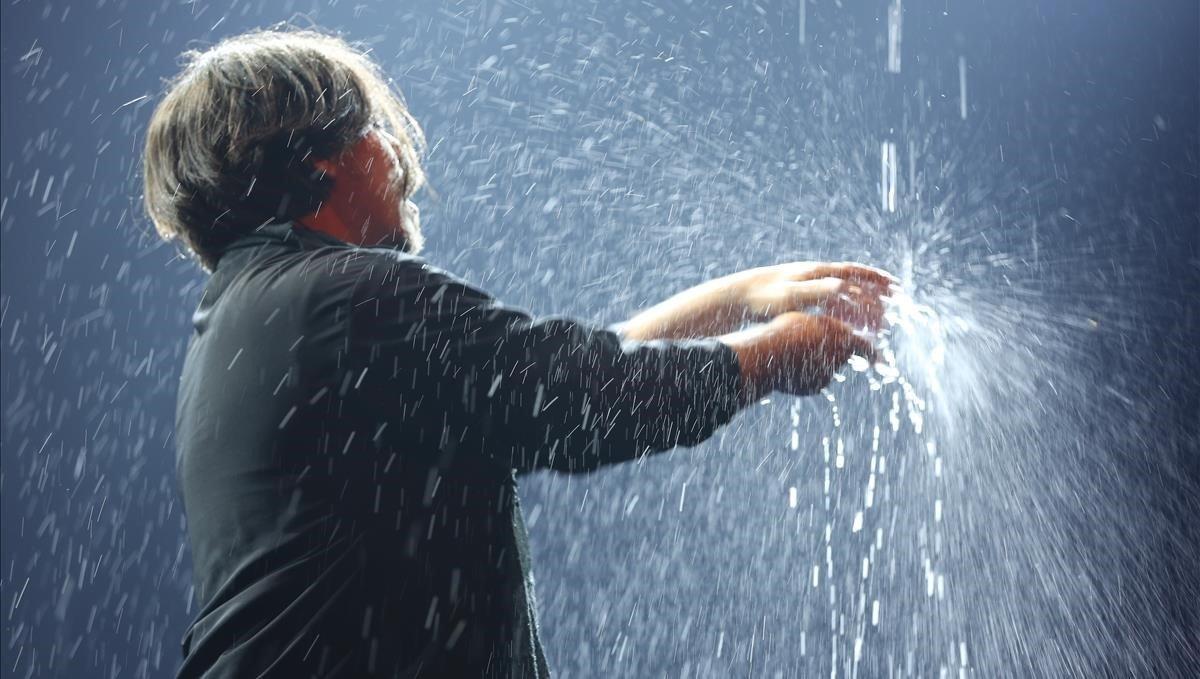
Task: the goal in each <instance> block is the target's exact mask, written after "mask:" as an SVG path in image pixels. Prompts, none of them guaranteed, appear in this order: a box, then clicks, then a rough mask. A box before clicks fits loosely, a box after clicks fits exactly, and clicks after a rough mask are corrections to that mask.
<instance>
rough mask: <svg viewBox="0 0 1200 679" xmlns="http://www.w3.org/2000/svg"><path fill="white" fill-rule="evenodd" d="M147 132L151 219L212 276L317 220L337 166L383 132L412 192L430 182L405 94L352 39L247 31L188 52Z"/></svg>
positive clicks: (147, 199) (147, 198) (308, 32)
mask: <svg viewBox="0 0 1200 679" xmlns="http://www.w3.org/2000/svg"><path fill="white" fill-rule="evenodd" d="M183 59H184V67H183V70H182V72H181V73H179V75H178V76H176V77H175V78H174V79H173V80H171V81H170V82H169V83H168V85H167V89H166V94H165V95H164V96H163V98H162V101H160V102H159V104H158V106H157V108H155V110H154V114H153V115H152V116H151V118H150V124H149V127H148V129H147V132H146V147H145V150H144V154H143V168H144V181H145V184H144V190H145V194H144V201H145V207H146V212H147V213H148V214H149V216H150V219H151V221H153V222H154V226H155V228H156V229H157V230H158V233H159V235H161V236H162V237H163V238H164V239H166V240H168V241H171V240H180V241H182V242H183V244H184V245H185V246H186V248H187V249H188V250H190V251H191V253H192V254H193V255H194V256H195V257H196V259H197V260H199V262H200V265H201V266H202V267H204V268H205V269H206V270H209V271H211V270H212V269H213V268H215V266H216V262H217V259H218V258H219V257H220V254H221V252H222V251H223V249H224V248H225V247H226V246H228V245H229V244H230V243H232V242H233V241H235V240H237V239H238V238H240V237H242V236H244V235H246V234H248V233H250V232H252V231H254V229H256V228H258V227H260V226H263V225H264V224H269V223H274V222H285V221H291V220H294V219H296V218H298V217H303V216H305V215H308V214H311V213H313V212H315V211H316V210H317V208H318V206H319V205H320V204H321V202H322V201H324V200H325V199H326V198H327V197H328V196H329V191H330V189H331V187H332V182H333V178H332V177H328V176H325V174H324V173H323V172H321V171H319V170H317V169H316V168H315V167H314V165H313V160H315V159H330V158H334V157H336V156H337V155H339V154H340V153H342V152H343V151H346V150H347V149H349V148H350V147H351V146H352V145H353V144H354V143H355V142H357V141H358V140H359V139H361V138H362V137H363V136H364V135H365V134H366V133H367V132H368V131H369V130H370V129H371V128H372V127H373V126H376V125H380V126H383V127H384V129H386V130H387V131H388V132H389V133H390V134H391V135H392V136H394V137H395V138H396V139H397V140H399V142H400V144H399V146H400V151H399V158H400V164H401V170H402V172H403V182H404V184H405V186H404V188H405V193H404V195H409V194H411V193H412V192H413V191H415V190H416V188H417V187H419V186H420V185H421V184H422V183H423V182H424V173H423V172H422V169H421V163H420V155H421V151H422V149H423V147H424V136H423V134H422V132H421V128H420V126H419V125H418V124H417V122H416V120H414V119H413V117H412V116H411V115H410V114H409V112H408V108H407V107H406V105H405V103H404V99H403V97H402V96H401V94H400V93H399V92H398V91H397V90H394V89H393V88H391V87H390V86H389V84H388V81H387V80H385V79H384V77H383V75H382V74H381V73H380V71H379V69H378V67H377V66H376V65H375V64H374V63H373V62H372V61H371V59H370V58H369V57H368V56H367V55H366V54H365V53H363V52H361V51H359V50H357V49H355V48H354V47H352V46H351V45H349V44H348V43H346V42H345V41H343V40H342V39H340V38H338V37H335V36H331V35H326V34H323V33H319V32H316V31H311V30H297V29H293V28H290V27H281V28H272V29H268V30H261V31H254V32H251V33H244V34H242V35H238V36H234V37H232V38H228V39H226V40H223V41H221V42H219V43H217V44H216V45H214V46H212V47H211V48H209V49H206V50H193V51H189V52H186V53H185V54H184V55H183Z"/></svg>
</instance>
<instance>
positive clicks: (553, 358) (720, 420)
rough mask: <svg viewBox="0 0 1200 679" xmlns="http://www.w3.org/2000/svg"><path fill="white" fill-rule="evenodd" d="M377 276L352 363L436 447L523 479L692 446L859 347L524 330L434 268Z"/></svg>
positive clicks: (840, 334) (799, 325) (837, 333)
mask: <svg viewBox="0 0 1200 679" xmlns="http://www.w3.org/2000/svg"><path fill="white" fill-rule="evenodd" d="M381 273H382V272H380V271H378V270H376V271H375V272H374V273H373V275H374V276H376V277H377V278H378V277H379V276H380V274H381ZM383 278H384V279H386V280H387V281H388V282H387V285H386V286H385V287H384V286H366V287H365V290H366V293H367V294H364V295H362V296H361V299H359V300H357V301H356V302H355V304H354V307H355V308H356V309H357V311H356V312H355V315H356V318H357V319H358V320H356V322H355V328H356V329H355V331H353V332H352V336H353V337H354V338H356V342H357V343H361V344H364V345H367V346H363V347H361V348H360V349H359V350H358V351H356V352H354V353H356V354H358V355H369V356H372V357H373V358H374V361H373V362H374V363H375V364H377V365H378V367H379V368H383V369H386V370H387V373H389V374H391V375H394V376H395V377H394V378H390V379H391V380H392V381H393V382H395V388H394V390H393V391H394V393H395V394H396V396H397V401H398V404H399V402H400V401H403V400H407V403H409V404H411V403H413V400H414V399H425V405H426V406H428V407H430V408H431V409H432V410H430V412H434V413H438V414H439V416H438V420H439V425H438V426H441V427H442V428H443V429H444V431H443V432H442V433H441V434H440V435H438V434H437V433H436V432H433V434H435V435H438V436H439V438H441V439H442V440H444V441H446V442H447V445H450V446H453V447H454V448H455V449H456V450H457V451H459V452H460V453H461V452H466V451H468V450H470V451H475V452H477V453H478V454H483V455H487V456H490V457H492V458H494V459H497V460H499V461H501V462H502V463H504V464H506V465H508V466H511V467H514V468H516V469H518V470H523V471H529V470H534V469H543V468H549V469H556V470H559V471H569V472H578V471H589V470H592V469H596V468H598V467H600V466H604V465H607V464H612V463H616V462H621V461H624V460H629V459H633V458H636V457H638V456H640V455H643V454H646V453H648V452H652V451H660V450H666V449H669V448H672V447H674V446H680V445H683V446H688V445H694V444H696V443H699V442H700V441H703V440H704V439H706V438H708V437H709V436H711V435H712V433H713V431H715V430H716V429H717V428H718V427H719V426H721V425H722V424H724V423H725V422H727V421H729V419H731V418H732V417H733V416H734V415H735V414H736V412H737V411H738V410H740V409H741V408H742V407H744V406H745V405H746V404H748V403H751V402H753V401H754V400H755V399H756V398H758V397H760V396H761V395H762V394H764V393H767V392H769V391H771V390H774V389H786V390H789V391H794V392H796V393H808V392H811V391H815V390H816V389H819V388H820V386H823V385H824V384H825V383H826V382H828V379H829V378H830V377H831V376H832V373H833V371H834V370H836V368H837V366H839V365H840V364H841V363H842V362H844V361H845V360H846V358H848V356H849V355H850V354H851V353H853V352H855V351H859V352H860V353H864V354H868V353H869V349H870V347H869V345H866V343H865V342H864V341H862V340H860V339H859V338H857V337H854V336H853V334H852V333H851V332H850V331H849V329H848V327H846V326H845V325H844V324H842V323H841V322H840V321H836V320H834V319H832V318H828V317H815V316H808V315H804V314H784V315H782V316H780V317H778V318H776V319H775V320H773V321H771V322H770V323H767V324H765V325H763V326H760V327H757V328H754V329H751V330H745V331H739V332H734V333H730V334H728V335H726V336H723V337H721V338H704V339H690V340H675V341H661V340H631V339H629V338H628V337H623V336H622V335H619V334H617V333H615V332H612V331H610V330H606V329H603V328H600V327H597V326H593V325H591V324H587V323H582V322H578V321H574V320H571V319H565V318H553V317H552V318H542V319H534V318H532V317H531V316H529V315H528V314H527V313H525V312H524V311H521V310H520V309H516V308H513V307H508V306H505V305H503V304H500V303H498V302H497V301H496V300H494V299H492V298H491V297H490V296H489V295H487V294H486V293H485V292H483V291H482V290H479V289H477V288H474V287H473V286H470V285H469V284H466V283H465V282H463V281H461V280H459V279H457V278H455V277H453V276H452V275H450V274H448V273H446V272H443V271H440V270H437V269H436V268H434V267H428V266H426V267H421V268H414V267H413V266H412V265H411V264H409V265H406V266H402V267H399V268H397V269H396V270H395V271H393V272H391V273H385V274H384V276H383ZM370 374H371V375H372V376H375V375H378V374H379V373H378V372H377V371H376V369H374V368H373V369H372V371H371V373H370ZM383 391H384V392H386V391H388V390H387V389H384V390H383ZM397 407H398V408H399V407H403V406H400V405H398V406H397ZM408 407H410V408H411V407H412V406H411V405H410V406H408Z"/></svg>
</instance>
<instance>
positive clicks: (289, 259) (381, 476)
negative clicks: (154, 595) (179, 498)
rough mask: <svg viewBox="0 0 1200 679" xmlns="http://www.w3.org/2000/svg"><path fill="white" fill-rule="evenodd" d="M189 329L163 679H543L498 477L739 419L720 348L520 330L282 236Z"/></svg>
mask: <svg viewBox="0 0 1200 679" xmlns="http://www.w3.org/2000/svg"><path fill="white" fill-rule="evenodd" d="M194 321H195V334H194V335H193V336H192V338H191V342H190V345H189V347H188V352H187V358H186V360H185V363H184V368H183V375H182V379H181V384H180V390H179V404H178V413H177V430H176V435H177V447H178V457H177V465H178V472H179V476H180V481H181V484H182V490H183V499H184V504H185V510H186V515H187V522H188V533H189V537H190V540H191V546H192V556H193V561H194V567H195V582H196V600H197V603H198V605H199V606H200V610H199V612H198V614H197V616H196V619H195V621H194V622H193V623H192V625H191V626H190V627H189V629H188V630H187V633H186V635H185V636H184V638H183V654H184V661H183V665H182V667H181V668H180V670H179V676H180V677H198V676H205V677H255V676H272V677H287V678H288V679H292V678H301V677H317V676H319V677H366V676H380V677H385V676H386V677H416V676H422V677H453V676H464V677H476V676H521V677H526V676H528V677H534V676H537V677H542V676H546V675H547V674H548V671H547V668H546V661H545V658H544V656H543V653H542V647H541V643H540V641H539V639H538V629H537V622H536V615H535V612H536V605H535V600H534V591H533V586H532V580H531V571H530V563H529V552H528V549H527V545H526V539H525V527H524V525H523V523H522V521H521V510H520V505H519V502H518V499H517V494H516V480H515V476H514V473H516V472H522V471H531V470H535V469H554V470H559V471H564V472H580V471H588V470H593V469H596V468H598V467H601V466H603V465H606V464H610V463H614V462H620V461H622V460H629V459H633V458H636V457H638V456H640V455H643V454H646V453H647V452H651V451H661V450H666V449H669V448H671V447H672V446H676V445H685V446H686V445H693V444H695V443H698V442H700V441H702V440H704V439H705V438H707V437H708V436H710V435H711V434H712V432H713V430H714V429H716V428H717V427H718V426H720V425H721V424H723V423H725V422H727V421H728V420H729V419H730V418H731V417H732V416H733V415H734V414H735V412H736V411H737V409H738V401H737V394H736V392H737V387H738V366H737V361H736V356H735V354H734V353H733V352H732V350H730V349H729V348H728V347H726V346H725V345H723V344H721V343H719V342H716V341H714V340H689V341H686V342H659V341H655V342H622V341H621V340H620V338H619V337H618V335H616V334H614V333H613V332H610V331H608V330H605V329H602V328H598V327H594V326H591V325H587V324H584V323H578V322H575V321H571V320H566V319H561V318H547V319H541V320H534V319H531V318H530V317H529V315H528V314H526V313H524V312H522V311H520V310H518V309H514V308H512V307H506V306H503V305H502V304H500V303H498V302H496V301H495V300H494V299H492V298H491V297H490V296H488V295H487V294H486V293H485V292H483V291H481V290H479V289H478V288H475V287H472V286H471V285H469V284H467V283H464V282H463V281H462V280H460V279H458V278H455V277H454V276H452V275H450V274H448V273H446V272H445V271H442V270H439V269H437V268H434V267H432V266H429V265H428V264H426V263H425V262H424V261H423V260H421V259H420V258H418V257H415V256H412V255H408V254H404V253H402V252H399V251H397V250H392V249H387V248H363V247H356V246H351V245H349V244H346V243H343V242H341V241H338V240H336V239H333V238H330V237H327V236H325V235H323V234H320V233H317V232H313V231H310V230H307V229H304V228H302V227H299V226H293V225H290V224H280V225H272V226H268V227H264V228H262V229H259V230H258V231H257V232H255V234H254V235H252V236H248V237H246V238H243V239H241V240H240V241H238V242H236V243H235V244H234V245H233V246H232V247H231V248H230V249H229V250H228V251H227V252H226V253H225V254H224V255H223V256H222V258H221V260H220V263H219V265H218V266H217V269H216V271H215V272H214V273H213V275H212V278H211V280H210V281H209V284H208V287H207V289H206V290H205V292H204V296H203V298H202V300H201V302H200V306H199V308H198V309H197V311H196V313H195V317H194Z"/></svg>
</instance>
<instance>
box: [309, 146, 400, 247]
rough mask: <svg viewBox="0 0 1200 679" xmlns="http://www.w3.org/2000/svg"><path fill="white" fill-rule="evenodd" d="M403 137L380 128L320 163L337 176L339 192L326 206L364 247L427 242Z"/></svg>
mask: <svg viewBox="0 0 1200 679" xmlns="http://www.w3.org/2000/svg"><path fill="white" fill-rule="evenodd" d="M401 148H402V147H401V145H400V141H399V140H397V139H396V138H395V137H393V136H392V135H390V134H388V133H387V131H385V130H384V129H383V128H382V127H380V126H373V127H372V128H371V129H370V130H368V131H367V133H366V134H365V135H363V137H362V138H361V139H360V140H359V141H357V142H355V144H354V145H353V146H351V147H350V148H349V149H347V150H346V151H345V152H344V153H342V154H341V155H339V156H338V157H337V158H336V159H334V160H332V161H327V160H318V161H316V162H315V165H316V167H318V168H319V169H321V170H323V171H325V172H327V173H328V174H329V175H330V176H331V177H333V190H332V191H330V194H329V197H328V198H327V199H326V201H325V206H324V207H323V209H327V210H331V211H332V212H334V213H336V215H337V216H338V218H339V221H340V223H341V224H340V227H341V228H340V229H339V231H341V233H337V234H335V235H337V236H339V237H341V238H343V239H344V240H346V241H348V242H352V243H358V244H361V245H389V246H395V245H404V246H405V249H406V250H407V251H408V252H412V253H416V252H419V251H420V249H421V246H422V245H423V243H424V237H423V236H422V234H421V211H420V210H419V209H418V208H417V206H416V204H415V203H413V202H412V200H411V198H412V193H413V191H414V190H415V189H416V188H417V187H412V186H408V185H407V182H405V177H404V166H403V164H402V163H401V162H400V149H401Z"/></svg>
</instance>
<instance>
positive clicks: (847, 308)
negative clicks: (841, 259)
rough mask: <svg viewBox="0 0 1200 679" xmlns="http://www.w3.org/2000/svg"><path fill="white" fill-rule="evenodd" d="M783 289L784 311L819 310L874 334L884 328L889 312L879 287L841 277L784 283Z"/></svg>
mask: <svg viewBox="0 0 1200 679" xmlns="http://www.w3.org/2000/svg"><path fill="white" fill-rule="evenodd" d="M784 286H785V290H786V292H785V293H784V295H783V297H784V301H783V303H782V304H781V305H780V306H781V307H782V309H781V310H786V311H802V310H805V309H809V308H811V307H818V308H820V309H822V310H824V311H825V312H826V313H828V314H830V315H831V316H833V317H834V318H836V319H838V320H840V321H844V322H846V323H849V324H851V325H854V326H855V327H859V328H862V327H866V328H869V329H870V330H872V331H873V332H877V331H879V330H880V329H881V328H883V327H884V325H885V319H884V312H885V311H886V309H885V307H884V304H883V300H882V298H881V294H882V293H881V291H880V290H878V289H877V288H874V287H862V286H859V285H856V284H854V283H851V282H849V281H846V280H844V279H841V278H820V279H816V280H810V281H801V282H796V283H785V284H784Z"/></svg>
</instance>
